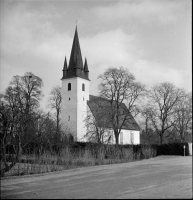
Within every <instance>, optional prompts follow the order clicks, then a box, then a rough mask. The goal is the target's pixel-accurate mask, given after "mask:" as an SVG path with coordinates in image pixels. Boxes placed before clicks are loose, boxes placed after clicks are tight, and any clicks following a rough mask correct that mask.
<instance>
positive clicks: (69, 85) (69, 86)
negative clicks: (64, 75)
mask: <svg viewBox="0 0 193 200" xmlns="http://www.w3.org/2000/svg"><path fill="white" fill-rule="evenodd" d="M70 90H71V83H68V91H70Z"/></svg>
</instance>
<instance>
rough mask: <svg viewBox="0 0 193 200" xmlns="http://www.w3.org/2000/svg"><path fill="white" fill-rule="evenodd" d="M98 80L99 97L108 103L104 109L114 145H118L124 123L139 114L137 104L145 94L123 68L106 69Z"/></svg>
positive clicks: (140, 85)
mask: <svg viewBox="0 0 193 200" xmlns="http://www.w3.org/2000/svg"><path fill="white" fill-rule="evenodd" d="M98 78H99V79H100V80H101V83H100V85H99V92H100V96H101V97H103V98H105V99H107V100H109V102H110V106H109V105H108V107H106V108H104V109H105V111H106V113H108V114H107V115H108V118H109V120H110V122H111V124H112V125H113V130H114V135H115V140H116V144H118V143H119V134H120V132H121V129H122V127H123V126H124V124H125V121H126V120H128V119H129V118H132V116H136V115H137V114H138V113H139V110H138V106H137V102H138V100H139V99H140V97H142V96H143V95H144V94H145V86H144V85H142V84H141V83H139V82H136V81H135V77H134V75H133V74H132V73H130V72H129V71H128V70H127V69H124V68H123V67H120V68H119V69H117V68H108V69H107V70H106V71H105V72H104V73H103V74H101V75H99V77H98ZM124 103H125V104H126V106H127V108H126V109H125V104H124ZM131 114H132V115H131Z"/></svg>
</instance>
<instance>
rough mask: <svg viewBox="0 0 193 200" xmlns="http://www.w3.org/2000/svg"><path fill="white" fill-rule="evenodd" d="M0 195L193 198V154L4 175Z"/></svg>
mask: <svg viewBox="0 0 193 200" xmlns="http://www.w3.org/2000/svg"><path fill="white" fill-rule="evenodd" d="M1 198H2V199H10V198H15V199H17V198H20V199H22V198H23V199H24V198H25V199H27V198H29V199H36V198H47V199H48V198H49V199H58V198H62V199H65V198H74V199H76V198H79V199H80V198H83V199H88V198H89V199H92V198H100V199H109V198H113V199H115V198H119V199H130V198H141V199H143V198H151V199H153V198H154V199H156V198H175V199H176V198H192V156H186V157H183V156H160V157H156V158H152V159H148V160H142V161H137V162H132V163H124V164H113V165H103V166H94V167H84V168H78V169H71V170H66V171H62V172H55V173H49V174H44V175H32V176H23V177H22V178H21V177H20V178H18V177H17V178H15V177H12V178H10V177H9V178H5V177H4V178H2V179H1Z"/></svg>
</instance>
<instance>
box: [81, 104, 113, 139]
mask: <svg viewBox="0 0 193 200" xmlns="http://www.w3.org/2000/svg"><path fill="white" fill-rule="evenodd" d="M95 103H97V102H95ZM96 115H97V116H96ZM103 116H104V114H103V113H102V112H101V110H98V111H97V112H95V116H94V115H93V114H92V112H91V111H90V110H89V111H88V112H87V117H86V119H85V120H84V123H85V126H86V128H87V132H86V135H85V136H84V137H85V138H87V140H89V141H92V142H97V143H108V142H109V140H110V138H109V137H110V136H109V134H108V130H109V129H108V128H107V127H108V124H107V121H106V120H105V118H104V117H103ZM99 118H100V119H103V120H102V121H99V120H97V119H99Z"/></svg>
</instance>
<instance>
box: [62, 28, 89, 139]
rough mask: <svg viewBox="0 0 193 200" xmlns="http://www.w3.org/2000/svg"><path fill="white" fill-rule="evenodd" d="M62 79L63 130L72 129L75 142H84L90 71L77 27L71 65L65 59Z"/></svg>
mask: <svg viewBox="0 0 193 200" xmlns="http://www.w3.org/2000/svg"><path fill="white" fill-rule="evenodd" d="M62 71H63V77H62V79H61V80H62V108H61V123H62V129H63V130H65V128H66V127H68V128H70V130H71V133H72V134H73V138H74V140H75V141H82V140H83V136H84V135H85V134H86V127H85V122H84V120H85V118H86V116H87V101H88V100H89V81H90V80H89V70H88V65H87V60H86V58H85V62H84V66H83V61H82V54H81V50H80V44H79V39H78V31H77V26H76V29H75V34H74V40H73V44H72V50H71V55H70V61H69V65H67V60H66V57H65V60H64V67H63V70H62Z"/></svg>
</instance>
